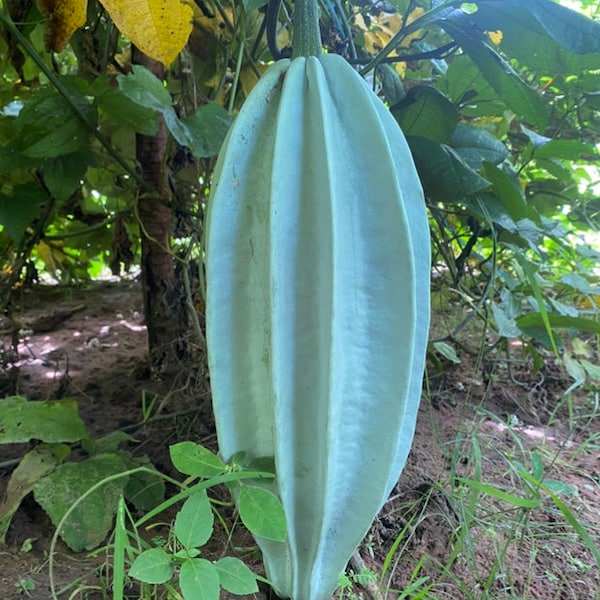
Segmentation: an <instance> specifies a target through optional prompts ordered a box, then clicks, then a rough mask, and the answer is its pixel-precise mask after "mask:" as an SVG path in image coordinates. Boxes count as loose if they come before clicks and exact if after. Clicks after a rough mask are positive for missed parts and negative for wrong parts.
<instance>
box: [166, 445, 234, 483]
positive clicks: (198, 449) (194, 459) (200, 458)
mask: <svg viewBox="0 0 600 600" xmlns="http://www.w3.org/2000/svg"><path fill="white" fill-rule="evenodd" d="M169 454H170V455H171V460H172V461H173V465H175V468H176V469H177V470H178V471H179V472H180V473H183V474H184V475H192V476H193V477H211V476H214V475H220V474H221V473H223V472H224V471H225V463H224V462H223V461H222V460H221V459H220V458H219V457H218V456H217V455H216V454H213V453H212V452H211V451H210V450H209V449H208V448H205V447H204V446H201V445H200V444H196V443H194V442H189V441H185V442H179V443H177V444H173V445H172V446H170V447H169Z"/></svg>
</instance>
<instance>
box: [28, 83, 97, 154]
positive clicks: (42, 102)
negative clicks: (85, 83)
mask: <svg viewBox="0 0 600 600" xmlns="http://www.w3.org/2000/svg"><path fill="white" fill-rule="evenodd" d="M64 83H66V82H64ZM69 87H70V88H72V89H71V90H70V91H71V100H72V101H73V102H74V103H75V104H76V105H77V107H78V109H79V111H81V113H82V114H84V115H85V116H86V117H87V119H88V120H89V121H90V122H92V123H93V122H95V119H96V111H95V109H94V107H92V106H91V105H90V103H89V102H88V100H87V99H86V98H85V97H84V96H81V95H79V93H78V92H77V90H76V88H75V87H74V86H73V85H69ZM16 124H17V136H18V146H19V149H20V152H21V154H23V155H24V156H26V157H30V158H39V159H47V158H55V157H57V156H61V155H63V154H70V153H72V152H77V151H79V150H82V149H84V148H87V146H88V135H89V134H88V131H87V130H86V128H85V126H84V125H83V123H82V121H81V119H80V117H79V116H78V115H77V114H76V113H75V112H74V111H73V109H72V108H71V105H70V104H69V103H68V102H67V101H66V100H65V99H64V98H63V97H62V96H61V95H60V94H59V93H58V92H56V91H55V90H53V89H52V88H41V89H40V90H39V91H38V92H36V93H35V94H34V95H33V96H32V97H31V98H30V99H29V100H28V101H27V102H26V103H25V105H24V106H23V110H21V112H20V113H19V116H18V117H17V123H16Z"/></svg>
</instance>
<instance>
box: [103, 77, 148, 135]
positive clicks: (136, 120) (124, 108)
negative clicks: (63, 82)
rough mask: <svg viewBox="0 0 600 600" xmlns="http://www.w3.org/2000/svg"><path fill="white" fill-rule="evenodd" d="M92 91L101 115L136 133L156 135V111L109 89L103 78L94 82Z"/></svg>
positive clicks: (118, 90) (117, 91) (119, 91)
mask: <svg viewBox="0 0 600 600" xmlns="http://www.w3.org/2000/svg"><path fill="white" fill-rule="evenodd" d="M94 90H95V91H96V94H97V102H98V108H99V110H100V112H101V113H104V114H105V115H107V116H108V117H109V118H110V119H112V120H113V121H115V122H116V123H120V124H122V125H125V126H126V127H128V128H130V129H132V130H133V131H136V132H137V133H142V134H144V135H156V133H157V132H158V115H157V114H156V112H157V111H156V110H153V109H152V108H148V107H146V106H143V105H140V104H138V103H137V102H134V101H133V100H132V99H131V98H129V97H128V96H127V95H126V94H125V93H123V91H122V90H121V89H119V88H114V87H110V86H109V85H108V84H107V82H106V80H105V79H104V78H99V79H98V80H96V82H94Z"/></svg>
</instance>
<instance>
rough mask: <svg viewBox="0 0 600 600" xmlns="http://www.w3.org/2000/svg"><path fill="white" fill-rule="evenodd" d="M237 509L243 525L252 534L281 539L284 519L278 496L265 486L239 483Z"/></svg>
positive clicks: (282, 537) (284, 527)
mask: <svg viewBox="0 0 600 600" xmlns="http://www.w3.org/2000/svg"><path fill="white" fill-rule="evenodd" d="M238 509H239V511H240V517H241V519H242V522H243V523H244V525H245V526H246V527H247V528H248V530H249V531H250V532H251V533H253V534H254V535H259V536H261V537H264V538H267V539H270V540H276V541H283V540H284V539H285V535H286V521H285V514H284V512H283V507H282V506H281V502H280V501H279V498H277V496H276V495H275V494H273V493H272V492H270V491H269V490H266V489H265V488H261V487H256V486H252V485H245V484H243V485H241V486H240V494H239V497H238Z"/></svg>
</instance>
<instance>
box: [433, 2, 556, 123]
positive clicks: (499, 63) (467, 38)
mask: <svg viewBox="0 0 600 600" xmlns="http://www.w3.org/2000/svg"><path fill="white" fill-rule="evenodd" d="M440 25H441V26H442V27H443V28H444V29H445V30H446V32H447V33H448V34H449V35H450V36H452V37H453V38H454V39H455V40H456V42H457V43H458V44H459V45H460V46H461V47H462V49H463V50H464V51H465V52H466V53H467V54H468V55H469V57H470V58H471V60H472V61H473V62H474V63H475V64H476V65H477V67H478V68H479V69H480V71H481V74H482V75H483V76H484V77H485V79H486V80H487V81H488V82H489V84H490V85H491V86H492V87H493V88H494V90H495V91H496V93H497V94H498V95H499V96H500V97H501V98H502V100H503V101H504V102H505V103H506V104H507V106H509V107H510V108H511V109H512V110H513V112H514V113H515V114H516V115H517V116H518V117H519V118H521V119H524V120H525V121H527V122H529V123H532V124H533V125H535V126H536V127H538V128H540V129H544V128H545V127H546V125H547V123H548V108H547V106H546V103H545V102H544V100H543V99H542V97H541V96H540V94H539V93H538V92H537V91H536V90H534V89H532V88H531V87H530V86H529V85H527V84H526V83H525V82H524V81H523V80H522V79H521V77H520V76H519V75H518V73H517V72H516V71H515V70H514V69H513V68H512V67H511V66H510V65H509V64H508V63H507V62H506V61H505V60H504V59H503V58H502V57H501V56H500V55H499V54H498V53H497V52H496V51H495V50H494V49H493V48H492V47H491V46H490V45H489V44H488V43H487V41H486V39H487V38H484V34H483V32H482V31H481V30H480V29H479V28H478V27H476V26H474V24H473V22H472V20H471V15H467V14H466V13H465V12H463V11H462V10H455V11H452V13H451V14H449V15H448V16H447V18H446V19H444V20H442V21H441V22H440Z"/></svg>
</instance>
